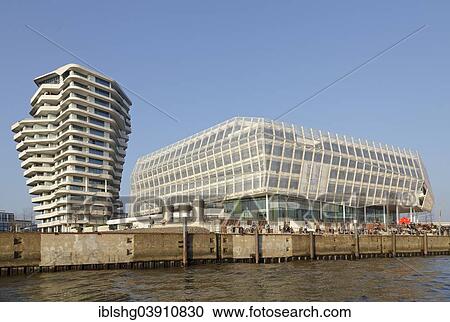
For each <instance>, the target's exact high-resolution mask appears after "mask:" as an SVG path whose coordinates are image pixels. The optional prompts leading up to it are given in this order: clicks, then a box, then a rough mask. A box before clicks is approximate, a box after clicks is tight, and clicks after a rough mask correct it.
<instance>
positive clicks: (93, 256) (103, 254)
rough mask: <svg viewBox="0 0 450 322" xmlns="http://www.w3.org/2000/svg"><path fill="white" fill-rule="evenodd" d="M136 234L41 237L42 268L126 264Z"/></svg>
mask: <svg viewBox="0 0 450 322" xmlns="http://www.w3.org/2000/svg"><path fill="white" fill-rule="evenodd" d="M133 237H134V234H109V233H83V234H42V235H41V266H59V265H83V264H107V263H127V262H131V261H132V260H133Z"/></svg>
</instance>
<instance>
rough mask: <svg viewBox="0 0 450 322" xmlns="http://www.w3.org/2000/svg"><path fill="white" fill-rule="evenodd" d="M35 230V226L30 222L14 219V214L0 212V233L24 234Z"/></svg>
mask: <svg viewBox="0 0 450 322" xmlns="http://www.w3.org/2000/svg"><path fill="white" fill-rule="evenodd" d="M36 229H37V227H36V224H34V223H33V222H32V221H31V220H25V219H16V218H15V216H14V213H12V212H6V211H4V210H0V232H2V231H3V232H24V231H36Z"/></svg>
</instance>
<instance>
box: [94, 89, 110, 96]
mask: <svg viewBox="0 0 450 322" xmlns="http://www.w3.org/2000/svg"><path fill="white" fill-rule="evenodd" d="M95 92H96V93H97V94H100V95H103V96H106V97H109V92H108V91H105V90H103V89H101V88H97V87H96V88H95Z"/></svg>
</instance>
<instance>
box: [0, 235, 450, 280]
mask: <svg viewBox="0 0 450 322" xmlns="http://www.w3.org/2000/svg"><path fill="white" fill-rule="evenodd" d="M185 242H186V245H187V247H186V248H183V244H184V243H185ZM183 249H185V252H186V254H184V255H185V256H183ZM448 254H450V236H426V235H425V236H403V235H389V236H381V235H362V236H353V235H313V234H310V235H300V234H258V235H255V234H245V235H239V234H215V233H201V232H195V233H189V234H187V237H186V240H183V234H182V233H179V232H134V231H126V232H124V231H122V232H105V233H83V234H71V233H66V234H40V233H0V273H1V276H6V275H16V274H22V273H25V274H27V273H32V272H48V271H63V270H81V269H119V268H157V267H174V266H182V265H183V258H187V261H188V262H189V263H192V264H195V263H215V262H249V263H254V262H258V263H273V262H284V261H291V260H310V259H317V260H325V259H359V258H368V257H394V256H426V255H448Z"/></svg>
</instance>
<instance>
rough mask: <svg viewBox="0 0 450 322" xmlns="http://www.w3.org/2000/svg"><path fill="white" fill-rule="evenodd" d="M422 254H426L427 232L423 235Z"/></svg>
mask: <svg viewBox="0 0 450 322" xmlns="http://www.w3.org/2000/svg"><path fill="white" fill-rule="evenodd" d="M423 255H424V256H427V255H428V236H427V233H425V234H424V235H423Z"/></svg>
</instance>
